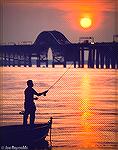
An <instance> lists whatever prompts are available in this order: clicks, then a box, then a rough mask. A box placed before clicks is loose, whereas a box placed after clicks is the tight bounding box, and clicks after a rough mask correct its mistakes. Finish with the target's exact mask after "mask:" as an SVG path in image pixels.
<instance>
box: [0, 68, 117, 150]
mask: <svg viewBox="0 0 118 150" xmlns="http://www.w3.org/2000/svg"><path fill="white" fill-rule="evenodd" d="M66 69H67V68H59V67H56V68H35V67H32V68H29V67H27V68H24V67H21V68H18V67H4V68H1V70H2V78H1V79H2V86H1V87H2V90H1V96H2V100H1V104H2V105H1V114H0V116H1V125H11V124H22V116H20V115H19V112H20V111H21V110H23V102H24V94H23V92H24V89H25V88H26V81H27V80H29V79H32V80H33V81H34V88H35V89H36V90H37V91H39V92H42V91H43V90H47V89H48V88H49V87H50V86H51V85H52V84H53V83H54V82H55V81H56V80H57V79H58V78H59V77H60V76H61V75H62V74H63V73H64V72H65V71H66ZM116 77H117V72H116V70H111V69H110V70H108V69H86V68H84V69H78V68H73V67H72V68H71V69H70V70H69V71H68V73H67V74H66V75H65V76H63V78H62V79H61V80H60V81H59V82H58V83H57V84H56V85H55V86H54V87H53V88H51V89H50V90H49V92H48V94H47V96H46V97H44V96H41V97H39V100H37V101H36V106H37V111H36V121H35V122H36V123H40V122H47V121H48V119H49V118H50V117H51V116H52V117H53V129H52V145H53V148H52V149H53V150H58V149H59V150H60V149H62V150H84V149H86V150H91V149H93V150H94V149H97V150H102V149H111V150H112V149H117V148H118V147H117V146H118V145H117V144H118V143H117V133H118V132H117V131H118V130H117V125H118V122H117V121H118V120H117V117H118V112H117V111H118V110H117V106H118V103H117V92H118V91H117V79H116ZM48 138H49V137H47V139H48Z"/></svg>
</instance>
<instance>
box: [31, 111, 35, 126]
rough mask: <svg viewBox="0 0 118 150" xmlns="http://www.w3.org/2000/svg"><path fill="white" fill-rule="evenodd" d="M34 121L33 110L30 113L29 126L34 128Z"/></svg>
mask: <svg viewBox="0 0 118 150" xmlns="http://www.w3.org/2000/svg"><path fill="white" fill-rule="evenodd" d="M34 121H35V110H33V111H32V112H30V125H31V126H34Z"/></svg>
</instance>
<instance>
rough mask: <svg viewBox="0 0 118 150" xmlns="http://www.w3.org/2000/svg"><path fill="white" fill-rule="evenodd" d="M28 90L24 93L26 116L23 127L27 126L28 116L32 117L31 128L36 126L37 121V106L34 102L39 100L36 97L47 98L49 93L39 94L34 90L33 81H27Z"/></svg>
mask: <svg viewBox="0 0 118 150" xmlns="http://www.w3.org/2000/svg"><path fill="white" fill-rule="evenodd" d="M27 86H28V87H27V88H26V89H25V91H24V94H25V102H24V109H25V112H24V116H23V125H24V126H27V119H28V116H29V115H30V126H32V127H33V126H34V121H35V111H36V106H35V103H34V100H37V99H38V98H37V97H36V98H34V95H37V96H41V95H44V96H46V93H47V92H48V90H47V91H44V92H42V93H37V92H36V91H35V90H34V89H33V86H34V84H33V81H32V80H28V81H27Z"/></svg>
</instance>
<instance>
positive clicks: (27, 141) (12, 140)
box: [0, 120, 52, 146]
mask: <svg viewBox="0 0 118 150" xmlns="http://www.w3.org/2000/svg"><path fill="white" fill-rule="evenodd" d="M51 125H52V120H49V121H48V123H44V124H35V125H34V127H33V128H32V127H30V126H29V125H28V126H27V127H24V126H23V125H12V126H2V127H0V144H1V145H17V146H18V145H19V146H21V145H27V146H28V145H30V146H31V145H34V144H35V143H42V142H43V141H44V140H45V138H46V136H47V135H48V132H49V129H51Z"/></svg>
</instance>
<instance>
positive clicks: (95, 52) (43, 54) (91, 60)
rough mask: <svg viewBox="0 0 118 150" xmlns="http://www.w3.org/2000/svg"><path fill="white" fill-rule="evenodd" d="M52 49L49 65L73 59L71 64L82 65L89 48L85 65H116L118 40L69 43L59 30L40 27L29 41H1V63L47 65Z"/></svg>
mask: <svg viewBox="0 0 118 150" xmlns="http://www.w3.org/2000/svg"><path fill="white" fill-rule="evenodd" d="M49 48H51V50H52V67H55V65H63V66H64V67H66V64H67V63H68V62H71V63H72V62H73V64H74V67H79V68H84V65H85V53H86V52H88V57H87V60H86V61H87V65H88V68H112V69H117V68H118V42H102V43H89V42H86V43H80V42H79V43H71V42H70V41H69V40H68V39H67V38H66V37H65V36H64V35H63V34H62V33H60V32H58V31H55V30H54V31H43V32H41V33H40V34H39V35H38V37H37V38H36V40H35V42H34V43H33V44H32V45H31V44H29V45H0V66H19V67H20V66H25V67H26V66H29V67H31V66H32V65H33V59H35V65H36V66H37V67H40V66H41V64H45V65H46V67H48V65H49V60H48V50H49Z"/></svg>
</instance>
